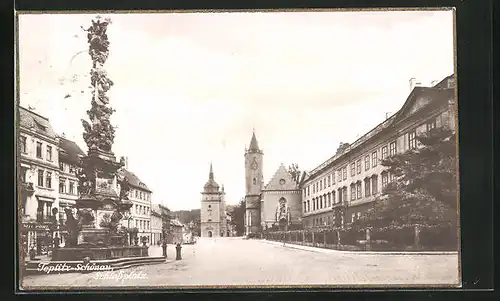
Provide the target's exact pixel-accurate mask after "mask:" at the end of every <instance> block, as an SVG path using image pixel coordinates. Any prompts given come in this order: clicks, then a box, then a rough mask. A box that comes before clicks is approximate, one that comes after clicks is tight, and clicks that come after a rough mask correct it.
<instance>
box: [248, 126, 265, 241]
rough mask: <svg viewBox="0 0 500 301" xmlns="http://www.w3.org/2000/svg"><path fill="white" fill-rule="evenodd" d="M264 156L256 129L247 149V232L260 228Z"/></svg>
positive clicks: (257, 230) (256, 231) (254, 231)
mask: <svg viewBox="0 0 500 301" xmlns="http://www.w3.org/2000/svg"><path fill="white" fill-rule="evenodd" d="M263 157H264V153H263V152H262V150H261V149H259V143H258V142H257V138H256V137H255V131H254V132H253V134H252V139H251V140H250V146H249V148H248V149H245V204H246V211H245V232H246V234H250V233H258V232H259V230H260V216H261V213H260V210H261V208H260V201H261V193H262V186H263V180H264V176H263V168H262V163H263Z"/></svg>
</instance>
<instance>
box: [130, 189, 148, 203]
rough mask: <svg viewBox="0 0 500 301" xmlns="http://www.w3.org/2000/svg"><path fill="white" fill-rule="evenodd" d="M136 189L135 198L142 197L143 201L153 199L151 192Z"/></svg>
mask: <svg viewBox="0 0 500 301" xmlns="http://www.w3.org/2000/svg"><path fill="white" fill-rule="evenodd" d="M134 191H135V198H136V199H140V200H143V201H150V200H151V195H150V194H149V193H146V192H144V191H140V190H134Z"/></svg>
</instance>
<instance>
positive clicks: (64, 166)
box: [59, 162, 76, 174]
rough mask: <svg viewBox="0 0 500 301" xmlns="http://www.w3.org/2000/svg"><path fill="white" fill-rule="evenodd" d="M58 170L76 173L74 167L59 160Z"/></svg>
mask: <svg viewBox="0 0 500 301" xmlns="http://www.w3.org/2000/svg"><path fill="white" fill-rule="evenodd" d="M59 170H60V171H63V172H69V173H72V174H74V173H76V167H75V166H73V165H70V164H67V163H64V162H59Z"/></svg>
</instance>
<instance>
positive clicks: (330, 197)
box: [302, 171, 394, 213]
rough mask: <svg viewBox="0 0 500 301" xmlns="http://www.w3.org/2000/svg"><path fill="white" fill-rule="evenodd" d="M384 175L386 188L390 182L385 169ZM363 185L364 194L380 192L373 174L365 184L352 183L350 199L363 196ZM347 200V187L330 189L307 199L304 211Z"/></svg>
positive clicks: (303, 204)
mask: <svg viewBox="0 0 500 301" xmlns="http://www.w3.org/2000/svg"><path fill="white" fill-rule="evenodd" d="M381 177H382V188H384V187H385V186H386V185H387V183H388V182H389V173H388V172H386V171H384V172H382V173H381ZM390 180H391V181H393V180H394V175H391V177H390ZM363 186H364V196H365V197H370V196H372V195H376V194H377V193H378V176H377V175H373V176H371V177H370V178H366V179H365V180H364V185H362V182H361V181H357V182H355V183H351V185H350V196H351V198H350V200H351V201H355V200H359V199H361V198H362V197H363V193H362V190H363ZM346 201H347V187H341V188H339V189H338V191H335V190H333V191H330V192H328V193H325V194H323V195H321V196H318V197H315V198H313V199H312V200H307V201H304V202H303V203H302V206H303V208H302V210H303V212H304V213H307V212H311V211H316V210H321V209H324V208H330V207H332V205H335V204H340V203H343V202H346Z"/></svg>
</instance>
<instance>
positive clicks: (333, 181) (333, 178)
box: [332, 171, 335, 185]
mask: <svg viewBox="0 0 500 301" xmlns="http://www.w3.org/2000/svg"><path fill="white" fill-rule="evenodd" d="M334 184H335V171H334V172H333V173H332V185H334Z"/></svg>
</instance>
